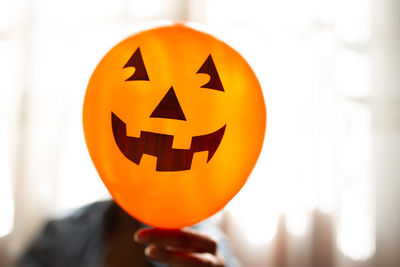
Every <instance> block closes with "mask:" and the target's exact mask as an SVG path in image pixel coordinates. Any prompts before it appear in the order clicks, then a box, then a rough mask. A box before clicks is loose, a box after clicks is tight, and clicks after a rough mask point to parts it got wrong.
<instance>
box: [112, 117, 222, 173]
mask: <svg viewBox="0 0 400 267" xmlns="http://www.w3.org/2000/svg"><path fill="white" fill-rule="evenodd" d="M111 123H112V129H113V133H114V139H115V142H116V143H117V146H118V148H119V149H120V151H121V152H122V154H124V155H125V157H127V158H128V159H129V160H131V161H133V162H134V163H136V164H137V165H139V164H140V160H141V158H142V155H143V154H148V155H152V156H155V157H157V166H156V171H184V170H190V167H191V165H192V159H193V154H194V153H196V152H200V151H208V158H207V162H209V161H210V160H211V159H212V157H213V156H214V154H215V152H216V151H217V149H218V146H219V144H220V143H221V140H222V137H223V136H224V133H225V127H226V124H225V125H224V126H223V127H221V128H220V129H219V130H217V131H215V132H212V133H210V134H206V135H199V136H193V137H192V143H191V145H190V149H175V148H172V142H173V140H174V136H173V135H167V134H159V133H153V132H146V131H141V132H140V137H139V138H137V137H131V136H127V135H126V124H125V123H124V122H123V121H122V120H121V119H120V118H118V117H117V115H115V114H114V113H113V112H111Z"/></svg>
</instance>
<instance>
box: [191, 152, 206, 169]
mask: <svg viewBox="0 0 400 267" xmlns="http://www.w3.org/2000/svg"><path fill="white" fill-rule="evenodd" d="M207 158H208V151H200V152H196V153H194V154H193V159H192V166H191V167H190V169H196V170H198V169H201V168H204V166H206V165H207Z"/></svg>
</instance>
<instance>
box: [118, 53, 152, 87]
mask: <svg viewBox="0 0 400 267" xmlns="http://www.w3.org/2000/svg"><path fill="white" fill-rule="evenodd" d="M128 67H134V68H135V72H134V73H133V75H132V76H131V77H129V78H128V79H126V80H125V81H149V76H148V75H147V71H146V67H145V66H144V62H143V58H142V54H141V53H140V47H138V48H137V49H136V51H135V53H133V55H132V56H131V58H130V59H129V60H128V62H127V63H126V64H125V66H124V67H123V69H125V68H128Z"/></svg>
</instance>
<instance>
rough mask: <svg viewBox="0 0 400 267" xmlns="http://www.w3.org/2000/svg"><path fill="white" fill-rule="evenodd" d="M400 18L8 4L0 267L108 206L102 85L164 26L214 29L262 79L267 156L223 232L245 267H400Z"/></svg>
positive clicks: (353, 0)
mask: <svg viewBox="0 0 400 267" xmlns="http://www.w3.org/2000/svg"><path fill="white" fill-rule="evenodd" d="M399 12H400V3H398V2H396V1H390V0H380V1H378V0H336V1H334V0H322V1H321V0H318V1H317V0H304V1H298V0H297V1H296V0H279V1H277V0H265V1H262V0H260V1H255V0H247V1H243V0H240V1H239V0H229V1H228V0H212V1H211V0H209V1H205V0H191V1H185V0H169V1H161V0H146V1H143V0H130V1H129V0H113V1H107V0H100V1H99V0H96V1H95V0H85V1H82V0H72V1H60V0H57V1H54V0H32V1H29V0H14V1H12V0H0V73H1V76H0V77H1V79H0V148H1V149H0V171H1V175H0V177H1V178H0V214H1V217H0V218H1V220H0V265H1V266H3V265H4V266H8V265H9V264H10V263H11V262H12V261H13V259H15V257H17V255H18V254H19V253H20V252H21V250H22V249H23V247H24V246H25V245H26V243H27V242H28V241H29V240H30V239H31V238H32V236H33V235H34V233H35V232H36V231H37V230H38V228H39V227H40V225H41V224H42V223H43V221H44V220H45V219H46V218H48V217H49V216H54V215H56V214H60V213H64V212H66V211H68V210H71V209H73V208H76V207H78V206H81V205H83V204H85V203H88V202H91V201H95V200H98V199H102V198H107V197H108V193H107V192H106V190H105V189H104V186H103V184H102V183H101V180H100V179H99V177H98V175H97V173H96V171H95V169H94V167H93V165H92V163H91V161H90V158H89V156H88V153H87V151H86V146H85V144H84V139H83V131H82V127H81V109H82V102H83V96H84V93H85V87H86V85H87V82H88V79H89V77H90V74H91V73H92V71H93V70H94V68H95V66H96V64H97V63H98V62H99V60H100V59H101V57H102V56H103V55H104V54H105V53H106V52H107V51H108V50H109V49H110V48H111V47H112V46H113V45H115V44H116V43H117V42H118V41H120V40H122V39H124V38H125V37H127V36H128V35H130V34H132V33H134V32H137V31H138V30H140V29H142V28H143V27H147V26H148V25H150V24H152V23H154V22H155V21H157V20H163V19H167V20H183V21H190V22H196V23H203V24H206V25H208V26H207V27H209V28H210V29H212V30H213V31H214V32H215V33H216V35H217V36H218V37H219V38H222V39H223V40H225V41H226V42H227V43H228V44H230V45H231V46H233V47H234V48H235V49H237V50H238V51H239V52H240V53H241V54H242V55H243V56H244V57H245V58H246V60H247V61H248V62H249V63H250V65H251V66H252V67H253V69H254V71H255V72H256V74H257V76H258V78H259V80H260V82H261V85H262V87H263V92H264V96H265V100H266V104H267V111H268V112H267V113H268V114H267V120H268V122H267V132H266V139H265V143H264V148H263V152H262V155H261V157H260V159H259V161H258V163H257V165H256V167H255V169H254V171H253V173H252V175H251V176H250V178H249V181H248V183H247V184H246V186H245V187H244V188H243V190H242V191H241V192H240V193H239V194H238V196H237V197H235V198H234V199H233V200H232V202H231V203H230V204H228V206H227V207H226V208H225V209H224V211H223V212H221V213H220V214H219V215H218V216H217V217H216V218H215V220H216V221H218V223H219V224H220V225H221V227H222V228H223V229H224V230H225V231H226V233H227V234H228V235H229V237H230V238H231V241H232V244H233V247H234V249H235V251H236V254H237V255H238V257H239V259H240V260H241V262H242V264H243V266H255V267H257V266H276V267H281V266H286V267H291V266H296V267H297V266H316V267H321V266H323V267H325V266H332V267H333V266H337V267H340V266H349V267H350V266H362V267H367V266H400V254H399V253H398V251H399V249H400V222H399V220H400V209H398V208H397V206H398V203H400V179H399V178H400V164H399V163H398V162H399V160H398V158H399V154H400V127H399V126H400V123H399V122H400V78H399V77H400V75H398V70H399V69H400V53H399V50H398V48H399V47H400V21H399V20H400V19H399V18H400V14H399Z"/></svg>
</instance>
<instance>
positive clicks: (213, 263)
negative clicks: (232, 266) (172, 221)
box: [134, 228, 225, 267]
mask: <svg viewBox="0 0 400 267" xmlns="http://www.w3.org/2000/svg"><path fill="white" fill-rule="evenodd" d="M134 240H135V241H136V242H137V243H139V244H143V245H147V247H146V249H145V254H146V256H147V257H148V258H150V259H152V260H156V261H160V262H163V263H166V264H168V265H170V266H171V267H186V266H190V267H224V266H225V264H224V260H223V258H222V255H220V254H219V253H218V252H217V243H216V242H215V241H214V240H213V239H211V238H210V237H208V236H206V235H204V234H201V233H199V232H197V231H195V230H192V229H188V228H185V229H179V230H164V229H149V228H141V229H139V230H138V231H136V233H135V234H134Z"/></svg>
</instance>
